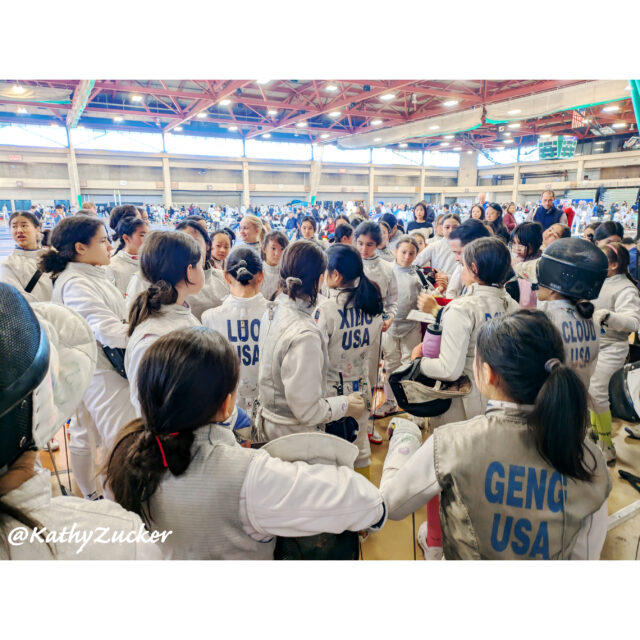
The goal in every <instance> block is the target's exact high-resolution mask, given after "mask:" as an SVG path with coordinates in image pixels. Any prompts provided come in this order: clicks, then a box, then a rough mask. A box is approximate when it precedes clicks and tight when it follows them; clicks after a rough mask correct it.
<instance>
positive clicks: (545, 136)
mask: <svg viewBox="0 0 640 640" xmlns="http://www.w3.org/2000/svg"><path fill="white" fill-rule="evenodd" d="M540 137H541V138H550V137H551V134H550V133H542V134H540Z"/></svg>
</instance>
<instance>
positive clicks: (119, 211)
mask: <svg viewBox="0 0 640 640" xmlns="http://www.w3.org/2000/svg"><path fill="white" fill-rule="evenodd" d="M126 216H133V217H134V218H137V217H139V216H140V212H139V211H138V207H136V206H134V205H132V204H121V205H119V206H117V207H113V209H111V213H110V214H109V227H110V228H111V230H112V231H113V232H114V233H115V235H114V236H113V240H114V241H115V240H117V239H118V236H117V234H118V224H120V220H122V218H124V217H126Z"/></svg>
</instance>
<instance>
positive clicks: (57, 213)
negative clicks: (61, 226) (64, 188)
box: [51, 204, 64, 227]
mask: <svg viewBox="0 0 640 640" xmlns="http://www.w3.org/2000/svg"><path fill="white" fill-rule="evenodd" d="M63 219H64V207H63V206H62V205H61V204H57V205H56V208H55V209H54V210H53V215H52V216H51V226H52V227H55V226H56V225H57V224H58V222H60V221H61V220H63Z"/></svg>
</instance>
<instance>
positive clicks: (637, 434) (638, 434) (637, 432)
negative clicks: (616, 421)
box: [624, 426, 640, 440]
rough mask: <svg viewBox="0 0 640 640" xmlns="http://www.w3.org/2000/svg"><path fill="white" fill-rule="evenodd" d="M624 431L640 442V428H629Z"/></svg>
mask: <svg viewBox="0 0 640 640" xmlns="http://www.w3.org/2000/svg"><path fill="white" fill-rule="evenodd" d="M624 430H625V431H626V432H627V433H628V434H629V436H630V437H631V438H633V439H634V440H640V426H632V427H631V426H627V427H625V428H624Z"/></svg>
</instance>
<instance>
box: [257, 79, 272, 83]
mask: <svg viewBox="0 0 640 640" xmlns="http://www.w3.org/2000/svg"><path fill="white" fill-rule="evenodd" d="M256 82H257V83H258V84H269V83H270V82H271V80H256Z"/></svg>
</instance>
